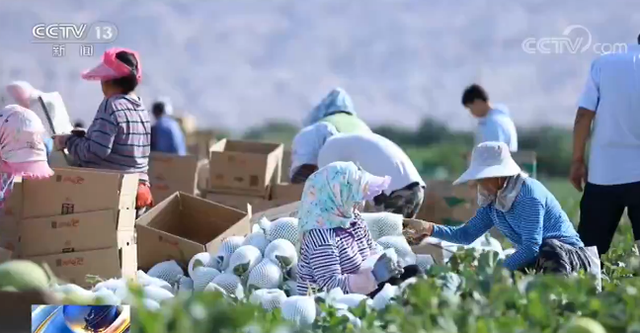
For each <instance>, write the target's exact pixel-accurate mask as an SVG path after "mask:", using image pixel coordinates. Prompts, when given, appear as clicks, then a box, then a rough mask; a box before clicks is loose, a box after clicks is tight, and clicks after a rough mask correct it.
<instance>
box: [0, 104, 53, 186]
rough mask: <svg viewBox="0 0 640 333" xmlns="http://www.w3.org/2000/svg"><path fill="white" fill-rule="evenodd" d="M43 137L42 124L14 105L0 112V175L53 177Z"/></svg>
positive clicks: (43, 129)
mask: <svg viewBox="0 0 640 333" xmlns="http://www.w3.org/2000/svg"><path fill="white" fill-rule="evenodd" d="M44 134H45V128H44V125H43V124H42V121H41V120H40V118H39V117H38V116H37V115H36V114H35V112H33V111H31V110H29V109H26V108H23V107H21V106H19V105H16V104H12V105H8V106H6V107H5V108H4V109H2V110H0V160H1V161H2V163H0V172H5V173H10V174H13V175H17V176H23V177H27V178H46V177H50V176H51V175H53V170H51V168H50V167H49V163H48V161H47V149H46V146H45V144H44V141H43V135H44Z"/></svg>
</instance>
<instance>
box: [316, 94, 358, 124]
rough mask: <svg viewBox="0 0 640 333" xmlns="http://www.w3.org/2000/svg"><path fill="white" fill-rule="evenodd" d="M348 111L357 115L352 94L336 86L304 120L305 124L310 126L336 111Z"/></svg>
mask: <svg viewBox="0 0 640 333" xmlns="http://www.w3.org/2000/svg"><path fill="white" fill-rule="evenodd" d="M340 111H342V112H346V113H348V114H351V115H355V114H356V111H355V109H354V107H353V101H352V100H351V96H349V94H347V92H346V91H345V90H344V89H342V88H334V89H333V90H331V92H329V94H327V96H325V98H323V99H322V101H321V102H320V104H318V105H317V106H316V107H315V108H313V110H312V111H311V113H310V114H309V115H308V116H307V118H306V119H305V120H304V125H305V126H309V125H313V124H315V123H317V122H318V121H320V120H321V119H322V118H325V117H328V116H330V115H332V114H334V113H336V112H340Z"/></svg>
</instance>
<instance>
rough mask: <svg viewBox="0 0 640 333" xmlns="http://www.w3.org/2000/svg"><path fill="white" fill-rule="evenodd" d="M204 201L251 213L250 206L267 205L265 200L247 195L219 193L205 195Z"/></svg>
mask: <svg viewBox="0 0 640 333" xmlns="http://www.w3.org/2000/svg"><path fill="white" fill-rule="evenodd" d="M205 199H207V200H209V201H212V202H215V203H218V204H221V205H225V206H229V207H232V208H235V209H239V210H241V211H243V212H251V211H252V209H251V208H249V207H248V205H249V206H251V207H253V206H261V205H265V204H266V203H268V202H269V201H268V200H265V199H264V198H262V197H252V196H248V195H233V194H221V193H207V194H206V195H205Z"/></svg>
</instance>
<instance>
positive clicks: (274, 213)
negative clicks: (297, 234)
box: [251, 201, 300, 225]
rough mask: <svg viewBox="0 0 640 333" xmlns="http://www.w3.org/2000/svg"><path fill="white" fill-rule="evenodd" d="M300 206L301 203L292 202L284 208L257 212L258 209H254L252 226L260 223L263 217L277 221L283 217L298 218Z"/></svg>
mask: <svg viewBox="0 0 640 333" xmlns="http://www.w3.org/2000/svg"><path fill="white" fill-rule="evenodd" d="M299 206H300V201H297V202H292V203H290V204H286V205H283V206H279V207H275V208H271V209H267V210H264V211H261V212H259V211H257V209H252V210H253V211H252V213H253V214H252V216H251V224H252V225H253V224H255V223H258V221H260V219H261V218H262V217H266V218H267V219H269V220H270V221H271V220H275V219H277V218H281V217H298V207H299Z"/></svg>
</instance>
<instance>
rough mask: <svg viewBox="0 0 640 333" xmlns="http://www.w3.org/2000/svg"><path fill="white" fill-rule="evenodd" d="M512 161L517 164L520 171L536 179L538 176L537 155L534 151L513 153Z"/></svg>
mask: <svg viewBox="0 0 640 333" xmlns="http://www.w3.org/2000/svg"><path fill="white" fill-rule="evenodd" d="M512 156H513V160H514V161H516V163H518V165H519V166H520V168H522V171H524V172H526V173H528V174H529V176H530V177H532V178H536V177H537V175H538V162H537V154H536V152H535V151H518V152H515V153H513V155H512Z"/></svg>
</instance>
